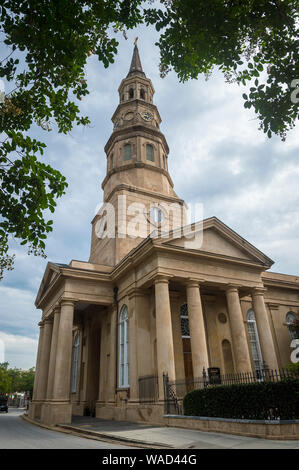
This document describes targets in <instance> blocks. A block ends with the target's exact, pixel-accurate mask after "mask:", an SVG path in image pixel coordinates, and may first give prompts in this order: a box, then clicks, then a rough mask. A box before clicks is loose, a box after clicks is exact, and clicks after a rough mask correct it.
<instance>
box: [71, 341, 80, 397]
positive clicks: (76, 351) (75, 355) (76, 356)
mask: <svg viewBox="0 0 299 470" xmlns="http://www.w3.org/2000/svg"><path fill="white" fill-rule="evenodd" d="M79 346H80V334H79V333H77V336H76V338H75V342H74V346H73V367H72V393H76V391H77V376H78V360H79Z"/></svg>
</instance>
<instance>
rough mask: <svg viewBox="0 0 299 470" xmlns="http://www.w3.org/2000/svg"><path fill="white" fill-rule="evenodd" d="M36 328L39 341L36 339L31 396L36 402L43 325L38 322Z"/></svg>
mask: <svg viewBox="0 0 299 470" xmlns="http://www.w3.org/2000/svg"><path fill="white" fill-rule="evenodd" d="M38 326H39V339H38V349H37V358H36V367H35V376H34V388H33V396H32V400H33V401H35V400H37V395H38V378H39V371H40V358H41V352H42V349H43V336H44V323H43V322H42V321H40V322H39V324H38Z"/></svg>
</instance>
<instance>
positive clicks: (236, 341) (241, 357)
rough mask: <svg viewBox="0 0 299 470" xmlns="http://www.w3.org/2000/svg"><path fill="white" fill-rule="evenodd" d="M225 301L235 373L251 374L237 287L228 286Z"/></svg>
mask: <svg viewBox="0 0 299 470" xmlns="http://www.w3.org/2000/svg"><path fill="white" fill-rule="evenodd" d="M226 300H227V306H228V313H229V318H230V327H231V333H232V340H233V346H234V353H235V354H234V356H235V362H236V369H237V370H236V372H251V371H252V367H251V360H250V355H249V349H248V343H247V337H246V331H245V324H244V320H243V315H242V310H241V305H240V299H239V292H238V288H237V287H235V286H228V288H227V289H226Z"/></svg>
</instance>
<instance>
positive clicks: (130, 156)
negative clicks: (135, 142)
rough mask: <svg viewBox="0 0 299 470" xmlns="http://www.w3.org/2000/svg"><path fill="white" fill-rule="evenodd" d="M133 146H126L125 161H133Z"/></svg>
mask: <svg viewBox="0 0 299 470" xmlns="http://www.w3.org/2000/svg"><path fill="white" fill-rule="evenodd" d="M131 153H132V152H131V144H126V145H124V160H131V158H132V155H131Z"/></svg>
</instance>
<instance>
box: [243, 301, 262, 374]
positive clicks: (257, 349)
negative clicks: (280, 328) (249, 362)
mask: <svg viewBox="0 0 299 470" xmlns="http://www.w3.org/2000/svg"><path fill="white" fill-rule="evenodd" d="M247 326H248V333H249V339H250V345H251V351H252V358H253V362H254V367H255V369H256V370H261V369H262V368H263V357H262V352H261V346H260V341H259V336H258V331H257V327H256V321H255V315H254V311H253V310H252V309H250V310H248V312H247Z"/></svg>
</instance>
